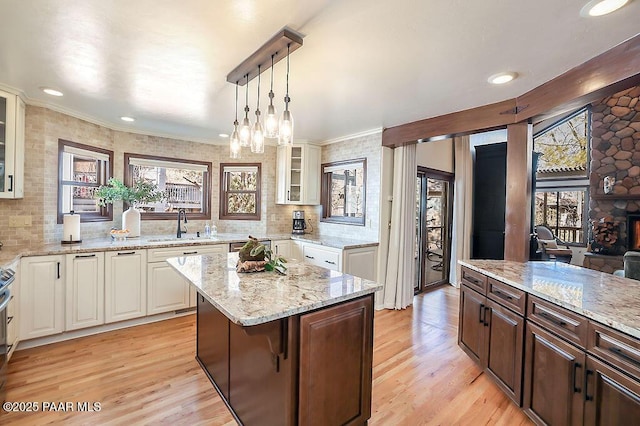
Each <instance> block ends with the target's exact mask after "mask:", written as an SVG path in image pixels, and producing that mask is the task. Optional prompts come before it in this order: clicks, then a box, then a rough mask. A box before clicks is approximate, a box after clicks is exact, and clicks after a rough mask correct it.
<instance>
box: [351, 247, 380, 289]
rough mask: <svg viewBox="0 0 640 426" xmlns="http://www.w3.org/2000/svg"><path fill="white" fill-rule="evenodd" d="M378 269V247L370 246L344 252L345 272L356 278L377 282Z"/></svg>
mask: <svg viewBox="0 0 640 426" xmlns="http://www.w3.org/2000/svg"><path fill="white" fill-rule="evenodd" d="M377 269H378V247H376V246H369V247H358V248H350V249H344V250H343V255H342V270H343V272H345V273H347V274H349V275H354V276H356V277H360V278H365V279H367V280H372V281H376V275H377Z"/></svg>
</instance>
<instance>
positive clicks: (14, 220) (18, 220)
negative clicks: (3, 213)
mask: <svg viewBox="0 0 640 426" xmlns="http://www.w3.org/2000/svg"><path fill="white" fill-rule="evenodd" d="M27 226H31V216H9V228H24V227H27Z"/></svg>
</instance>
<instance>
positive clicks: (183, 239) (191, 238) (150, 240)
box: [147, 237, 215, 243]
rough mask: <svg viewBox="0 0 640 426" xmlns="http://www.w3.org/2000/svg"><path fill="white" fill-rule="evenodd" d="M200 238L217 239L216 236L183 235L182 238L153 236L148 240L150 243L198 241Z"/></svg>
mask: <svg viewBox="0 0 640 426" xmlns="http://www.w3.org/2000/svg"><path fill="white" fill-rule="evenodd" d="M198 240H202V241H215V239H214V238H203V237H182V238H178V237H165V238H151V239H149V240H147V241H149V242H150V243H166V242H169V241H176V242H179V241H198Z"/></svg>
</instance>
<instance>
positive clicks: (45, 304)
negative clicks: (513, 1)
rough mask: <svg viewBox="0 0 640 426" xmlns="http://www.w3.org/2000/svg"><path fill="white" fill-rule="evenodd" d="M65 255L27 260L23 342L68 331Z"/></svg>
mask: <svg viewBox="0 0 640 426" xmlns="http://www.w3.org/2000/svg"><path fill="white" fill-rule="evenodd" d="M64 261H65V258H64V255H54V256H33V257H23V258H22V260H21V264H20V340H27V339H33V338H35V337H43V336H49V335H52V334H56V333H62V332H63V331H64V319H65V314H64V273H65V271H64V269H65V264H64Z"/></svg>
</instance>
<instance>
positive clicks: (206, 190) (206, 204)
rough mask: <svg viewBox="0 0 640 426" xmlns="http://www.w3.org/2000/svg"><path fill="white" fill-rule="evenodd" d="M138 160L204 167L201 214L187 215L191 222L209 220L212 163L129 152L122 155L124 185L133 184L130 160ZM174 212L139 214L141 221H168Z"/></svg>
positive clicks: (173, 217)
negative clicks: (205, 169)
mask: <svg viewBox="0 0 640 426" xmlns="http://www.w3.org/2000/svg"><path fill="white" fill-rule="evenodd" d="M132 157H133V158H140V159H145V160H157V161H168V162H172V163H183V164H197V165H200V166H205V167H206V168H207V171H206V172H203V176H202V207H203V210H204V211H203V212H202V213H189V219H193V220H211V168H212V163H211V162H209V161H197V160H187V159H184V158H173V157H161V156H158V155H147V154H136V153H131V152H125V153H124V184H125V185H127V186H131V185H132V184H133V176H132V174H131V164H130V159H131V158H132ZM176 215H177V213H176V212H140V218H141V220H168V219H175V218H176Z"/></svg>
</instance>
